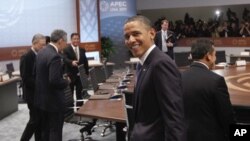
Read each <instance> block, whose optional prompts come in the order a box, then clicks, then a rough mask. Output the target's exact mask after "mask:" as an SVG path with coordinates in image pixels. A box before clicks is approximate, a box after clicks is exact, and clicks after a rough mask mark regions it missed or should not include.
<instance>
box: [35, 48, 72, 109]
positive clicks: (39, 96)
mask: <svg viewBox="0 0 250 141" xmlns="http://www.w3.org/2000/svg"><path fill="white" fill-rule="evenodd" d="M62 65H63V61H62V58H61V56H60V55H59V53H57V52H56V50H55V48H54V47H53V46H51V45H50V44H49V45H48V46H46V47H45V48H43V49H42V50H40V51H39V52H38V54H37V60H36V95H35V105H36V106H37V107H38V108H39V109H42V110H45V111H49V112H58V111H60V110H64V107H65V95H64V88H66V86H67V85H68V81H67V80H65V79H63V68H62Z"/></svg>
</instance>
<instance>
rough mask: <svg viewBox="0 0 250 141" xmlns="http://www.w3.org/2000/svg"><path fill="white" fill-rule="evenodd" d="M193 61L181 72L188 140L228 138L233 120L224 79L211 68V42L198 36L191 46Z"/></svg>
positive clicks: (212, 58)
mask: <svg viewBox="0 0 250 141" xmlns="http://www.w3.org/2000/svg"><path fill="white" fill-rule="evenodd" d="M191 55H192V59H193V60H194V62H193V63H192V64H191V67H190V69H189V70H187V71H185V72H183V76H182V78H183V80H182V81H183V91H184V107H185V116H186V118H187V121H188V127H187V139H188V141H228V140H229V138H228V135H229V125H230V123H233V122H234V116H233V110H232V105H231V102H230V98H229V94H228V90H227V85H226V82H225V80H224V78H223V77H222V76H220V75H218V74H216V73H214V72H212V71H210V69H212V68H213V67H214V64H215V60H216V56H215V49H214V46H213V43H212V41H210V40H208V39H199V40H197V41H196V43H194V44H193V45H192V49H191Z"/></svg>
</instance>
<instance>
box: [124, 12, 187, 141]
mask: <svg viewBox="0 0 250 141" xmlns="http://www.w3.org/2000/svg"><path fill="white" fill-rule="evenodd" d="M124 37H125V44H126V46H127V47H128V49H129V50H130V51H131V52H132V54H133V55H134V56H135V57H139V59H140V64H141V65H142V67H141V69H140V70H139V72H138V73H137V74H138V76H137V83H136V87H135V92H134V94H135V100H134V104H133V110H134V116H135V117H134V122H135V123H134V127H133V129H132V133H131V141H153V140H154V141H185V126H184V110H183V109H184V108H183V99H182V86H181V74H180V72H179V71H178V69H177V67H176V65H175V63H174V62H173V60H172V59H171V58H170V57H169V56H167V55H165V54H164V53H163V52H162V51H160V50H159V48H158V47H156V46H155V44H154V37H155V31H154V29H153V28H152V26H151V22H150V21H149V20H148V19H147V18H146V17H144V16H134V17H131V18H129V19H128V20H127V21H126V22H125V25H124Z"/></svg>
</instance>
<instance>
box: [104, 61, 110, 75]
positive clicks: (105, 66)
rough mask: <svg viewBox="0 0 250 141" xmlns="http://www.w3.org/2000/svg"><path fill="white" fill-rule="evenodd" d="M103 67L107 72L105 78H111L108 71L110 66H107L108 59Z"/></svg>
mask: <svg viewBox="0 0 250 141" xmlns="http://www.w3.org/2000/svg"><path fill="white" fill-rule="evenodd" d="M103 69H104V73H105V78H106V79H108V78H109V72H108V68H107V60H104V61H103Z"/></svg>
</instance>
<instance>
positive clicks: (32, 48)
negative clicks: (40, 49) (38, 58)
mask: <svg viewBox="0 0 250 141" xmlns="http://www.w3.org/2000/svg"><path fill="white" fill-rule="evenodd" d="M31 50H32V51H33V52H34V53H35V55H37V52H36V50H35V49H34V47H31Z"/></svg>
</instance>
